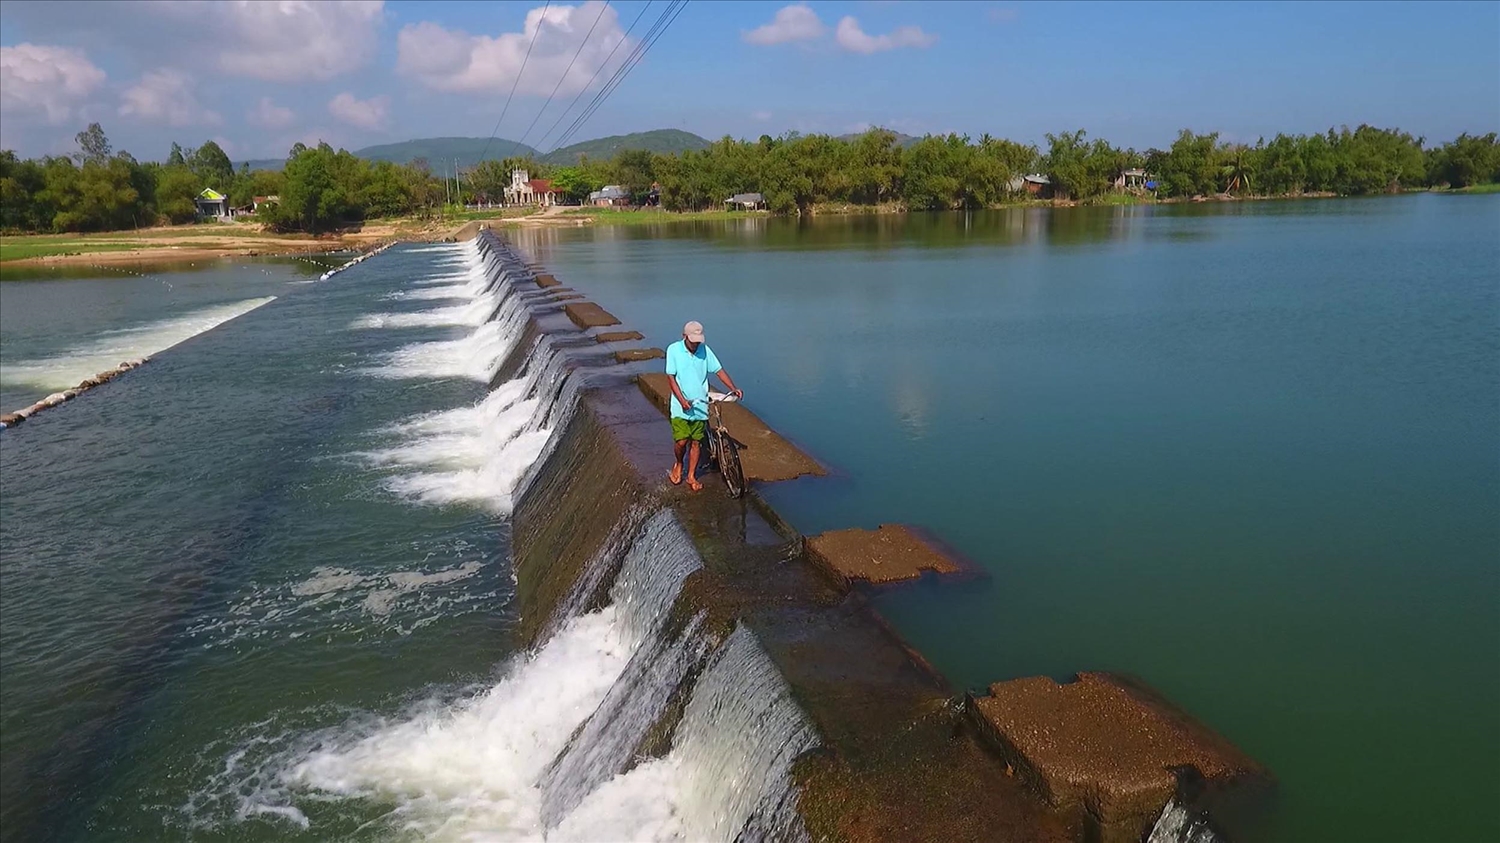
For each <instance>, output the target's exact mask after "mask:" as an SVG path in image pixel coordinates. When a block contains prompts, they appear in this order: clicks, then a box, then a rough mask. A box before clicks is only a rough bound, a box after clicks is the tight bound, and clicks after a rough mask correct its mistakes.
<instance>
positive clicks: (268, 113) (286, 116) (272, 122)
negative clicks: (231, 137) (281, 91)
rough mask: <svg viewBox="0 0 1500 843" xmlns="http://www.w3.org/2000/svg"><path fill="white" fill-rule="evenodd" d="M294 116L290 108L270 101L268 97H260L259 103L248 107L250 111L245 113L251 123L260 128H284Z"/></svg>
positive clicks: (290, 123)
mask: <svg viewBox="0 0 1500 843" xmlns="http://www.w3.org/2000/svg"><path fill="white" fill-rule="evenodd" d="M294 117H295V115H293V114H292V110H291V109H290V108H287V107H285V106H280V105H277V104H276V103H274V102H271V98H270V97H261V98H260V104H258V105H256V106H255V107H254V108H252V109H250V113H249V114H247V115H246V119H248V120H249V121H250V123H251V124H252V125H255V126H259V127H261V128H262V129H285V128H286V127H287V126H290V125H292V119H293V118H294Z"/></svg>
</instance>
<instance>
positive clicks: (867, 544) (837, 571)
mask: <svg viewBox="0 0 1500 843" xmlns="http://www.w3.org/2000/svg"><path fill="white" fill-rule="evenodd" d="M807 553H808V557H809V559H811V560H812V562H813V563H814V564H816V565H818V566H820V567H822V568H823V569H824V570H826V571H827V572H828V573H829V575H831V576H832V577H834V579H836V580H837V581H839V582H840V583H841V584H843V586H844V587H846V588H847V587H848V586H849V584H850V583H851V582H852V581H854V580H860V581H863V582H867V583H872V584H875V585H883V584H887V583H895V582H905V581H908V580H915V579H918V578H920V577H921V576H922V574H923V573H924V572H931V573H935V574H957V573H959V572H960V571H961V570H963V569H962V567H961V566H960V565H959V564H958V562H956V561H954V560H953V559H950V558H948V557H947V556H945V555H944V554H943V553H941V552H940V551H939V550H938V549H937V548H935V547H933V546H932V545H930V544H928V543H927V542H926V541H924V540H923V538H922V537H921V536H920V535H918V534H917V532H916V531H914V530H912V529H910V528H908V527H904V526H901V525H899V524H882V525H881V526H880V528H879V529H876V530H859V529H851V530H831V531H829V532H826V533H823V534H822V535H819V536H813V537H812V538H810V539H808V540H807Z"/></svg>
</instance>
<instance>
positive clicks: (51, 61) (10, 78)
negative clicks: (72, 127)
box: [0, 44, 104, 124]
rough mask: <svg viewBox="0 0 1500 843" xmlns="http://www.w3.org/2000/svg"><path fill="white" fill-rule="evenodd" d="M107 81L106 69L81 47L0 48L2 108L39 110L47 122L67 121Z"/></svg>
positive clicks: (38, 46) (0, 95) (6, 109)
mask: <svg viewBox="0 0 1500 843" xmlns="http://www.w3.org/2000/svg"><path fill="white" fill-rule="evenodd" d="M103 83H104V71H102V70H100V69H99V68H98V67H95V66H94V63H93V62H91V61H89V60H88V57H87V56H86V55H84V52H83V51H82V50H75V49H72V48H70V47H51V46H46V45H42V44H17V45H15V46H14V47H0V108H3V109H4V110H5V111H7V112H8V111H11V110H16V111H39V112H41V113H43V114H45V115H46V119H47V122H48V123H52V124H57V123H63V122H66V121H67V120H68V119H69V118H70V117H72V116H73V110H74V109H75V108H76V107H77V106H78V105H80V104H81V103H82V102H83V101H84V100H86V99H88V97H89V95H90V94H92V93H93V92H94V90H95V89H97V88H98V87H99V86H100V85H102V84H103Z"/></svg>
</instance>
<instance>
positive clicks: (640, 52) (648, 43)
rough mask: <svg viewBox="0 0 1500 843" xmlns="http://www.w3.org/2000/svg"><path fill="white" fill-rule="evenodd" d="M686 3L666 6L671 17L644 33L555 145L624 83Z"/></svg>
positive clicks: (559, 143) (565, 138)
mask: <svg viewBox="0 0 1500 843" xmlns="http://www.w3.org/2000/svg"><path fill="white" fill-rule="evenodd" d="M687 4H688V0H681V2H680V3H676V4H674V6H675V8H674V7H673V6H668V7H667V14H670V15H671V17H670V18H668V19H667V20H666V21H665V23H661V22H660V20H659V21H658V22H659V23H661V25H660V26H659V27H653V31H652V32H647V33H646V37H645V38H643V39H642V41H641V45H640V47H639V48H638V49H637V50H636V52H635V53H633V54H632V55H631V56H630V57H628V58H627V59H626V63H625V64H624V65H622V66H621V67H620V69H619V70H618V71H616V74H615V77H614V78H613V79H611V80H610V81H609V82H607V83H605V86H604V87H603V88H601V89H600V90H599V93H598V94H597V95H595V97H594V100H593V101H592V102H590V103H589V105H588V106H587V107H585V109H584V111H583V113H582V114H580V115H578V119H577V120H575V121H573V125H572V126H569V127H568V130H567V131H565V132H563V134H562V136H561V137H559V138H558V139H557V141H556V144H557V146H561V145H562V144H563V143H564V142H566V141H568V140H572V138H573V136H574V135H575V134H576V133H577V132H578V130H579V129H581V128H583V124H584V123H586V122H588V119H589V118H590V117H592V116H594V113H595V112H596V111H598V110H599V108H600V106H602V105H603V104H604V101H605V100H607V99H609V96H610V94H613V93H614V92H615V90H616V89H618V88H619V87H620V85H622V84H624V82H625V79H626V77H628V76H629V75H630V71H632V70H634V69H635V67H636V66H637V65H639V64H640V63H641V60H642V59H644V58H645V57H646V53H647V52H649V51H650V50H651V47H652V46H654V45H655V44H656V42H657V41H659V40H660V39H661V36H662V35H665V34H666V31H667V29H668V28H669V27H671V25H672V23H673V21H675V20H677V16H678V15H680V14H682V10H683V9H686V8H687Z"/></svg>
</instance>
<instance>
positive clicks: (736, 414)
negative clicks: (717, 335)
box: [637, 372, 826, 483]
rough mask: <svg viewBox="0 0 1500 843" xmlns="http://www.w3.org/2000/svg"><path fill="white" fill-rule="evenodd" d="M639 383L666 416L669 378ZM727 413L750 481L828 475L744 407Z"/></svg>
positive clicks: (650, 377)
mask: <svg viewBox="0 0 1500 843" xmlns="http://www.w3.org/2000/svg"><path fill="white" fill-rule="evenodd" d="M637 382H638V383H639V384H640V386H641V392H643V393H645V395H646V397H647V398H649V399H651V402H652V403H653V404H655V405H656V406H657V408H658V409H659V410H660V411H661V412H662V413H663V414H666V413H667V412H668V407H670V406H671V405H670V403H669V402H670V401H671V400H672V387H671V386H670V385H669V384H668V382H667V375H666V374H665V373H662V372H648V373H646V374H642V375H639V376H638V378H637ZM723 414H724V426H725V427H726V428H728V429H729V435H730V436H733V437H734V439H735V441H736V442H739V443H740V445H741V448H740V464H741V465H742V466H743V467H744V469H745V477H746V479H749V480H754V481H759V482H762V483H774V482H777V481H781V480H791V479H794V478H797V477H802V476H803V475H821V474H825V473H826V472H825V471H824V470H823V467H822V466H821V465H818V463H817V461H816V460H814V459H813V458H812V457H810V456H808V455H807V454H805V453H803V452H802V451H801V450H800V449H798V448H797V446H795V445H793V444H792V443H791V442H788V441H787V440H786V439H785V438H784V437H782V436H781V435H780V434H779V433H777V432H776V431H774V430H772V429H771V428H770V427H769V426H767V425H766V423H765V422H763V421H761V420H760V417H758V416H756V415H755V414H754V413H752V412H750V410H749V409H747V408H746V407H745V406H744V405H743V404H726V405H725V406H724V407H723Z"/></svg>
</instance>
